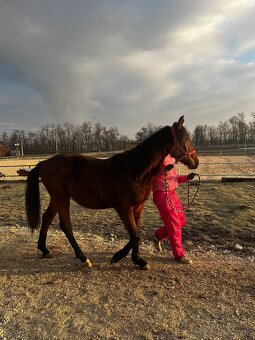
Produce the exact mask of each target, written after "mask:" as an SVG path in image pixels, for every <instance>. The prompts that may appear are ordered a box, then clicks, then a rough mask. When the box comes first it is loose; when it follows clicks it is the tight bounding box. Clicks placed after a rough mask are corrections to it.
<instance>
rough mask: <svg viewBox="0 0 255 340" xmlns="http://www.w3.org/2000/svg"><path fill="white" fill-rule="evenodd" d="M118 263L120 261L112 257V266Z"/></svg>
mask: <svg viewBox="0 0 255 340" xmlns="http://www.w3.org/2000/svg"><path fill="white" fill-rule="evenodd" d="M117 262H118V260H116V259H115V258H114V256H113V257H112V259H111V261H110V264H114V263H117Z"/></svg>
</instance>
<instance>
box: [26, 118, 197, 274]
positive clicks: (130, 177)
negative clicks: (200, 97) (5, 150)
mask: <svg viewBox="0 0 255 340" xmlns="http://www.w3.org/2000/svg"><path fill="white" fill-rule="evenodd" d="M183 123H184V116H181V117H180V119H179V120H178V122H175V123H174V124H173V125H172V126H165V127H163V128H161V129H159V130H158V131H156V132H155V133H154V134H152V135H151V136H150V137H148V138H147V139H145V140H144V141H143V142H141V143H139V144H137V145H136V146H135V147H134V148H133V149H131V150H127V151H123V152H122V153H118V154H115V155H113V156H111V157H110V158H107V159H98V158H92V157H88V156H84V155H80V154H75V153H64V154H58V155H55V156H53V157H51V158H49V159H47V160H44V161H41V162H39V163H38V164H37V165H36V166H35V167H34V168H33V169H32V170H31V171H30V172H29V174H28V177H27V185H26V193H25V199H26V204H25V205H26V216H27V222H28V226H29V227H30V229H31V231H32V232H33V231H34V230H35V229H37V228H39V226H40V190H39V179H40V178H41V182H42V183H43V184H44V186H45V188H46V189H47V191H48V193H49V195H50V202H49V205H48V207H47V209H46V210H45V212H44V213H43V216H42V223H41V229H40V234H39V239H38V245H37V246H38V249H39V250H40V251H41V252H42V256H43V257H47V256H48V255H49V250H48V248H47V247H46V237H47V231H48V228H49V226H50V224H51V223H52V221H53V219H54V217H55V216H56V214H58V215H59V220H60V224H59V226H60V229H61V230H62V231H63V232H64V233H65V235H66V237H67V239H68V240H69V242H70V244H71V246H72V248H73V250H74V253H75V255H76V258H77V259H79V260H80V261H81V264H82V265H83V266H85V267H88V268H90V267H91V266H92V263H91V261H90V260H89V259H88V258H87V256H85V255H84V253H83V251H82V250H81V248H80V247H79V245H78V244H77V242H76V240H75V238H74V235H73V231H72V224H71V218H70V199H71V198H72V199H73V200H74V201H75V202H76V203H78V204H79V205H81V206H83V207H85V208H90V209H106V208H113V209H115V211H116V212H117V213H118V215H119V216H120V218H121V220H122V222H123V224H124V226H125V227H126V229H127V231H128V233H129V242H128V243H127V244H126V245H125V246H124V247H123V249H120V250H119V251H117V252H116V253H115V254H114V255H113V257H112V259H111V263H112V264H113V263H116V262H118V261H120V260H121V259H123V258H125V257H126V256H127V255H128V253H129V252H130V250H131V249H132V252H131V258H132V261H133V263H134V264H135V265H137V266H139V267H140V269H145V270H147V269H149V265H148V263H147V262H146V261H145V260H144V259H142V258H141V256H140V253H139V246H140V222H141V214H142V211H143V207H144V203H145V201H146V199H147V198H148V197H149V195H150V193H151V189H152V182H153V179H154V177H155V175H156V173H157V171H158V170H159V167H160V165H161V163H162V161H163V159H164V158H165V156H166V155H167V154H168V153H169V154H170V155H171V156H172V157H174V158H175V159H176V161H181V162H182V163H183V164H184V165H186V166H187V167H188V168H189V169H196V168H197V166H198V164H199V159H198V155H197V152H196V150H195V149H194V147H193V145H192V142H191V140H190V137H189V135H188V133H187V131H186V129H185V127H184V126H183Z"/></svg>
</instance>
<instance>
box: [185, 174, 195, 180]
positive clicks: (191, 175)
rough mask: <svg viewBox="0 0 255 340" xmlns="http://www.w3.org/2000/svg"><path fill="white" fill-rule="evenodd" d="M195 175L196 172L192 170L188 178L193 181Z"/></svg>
mask: <svg viewBox="0 0 255 340" xmlns="http://www.w3.org/2000/svg"><path fill="white" fill-rule="evenodd" d="M195 176H196V174H195V172H191V173H190V174H188V176H187V178H188V180H189V181H191V180H192V179H193V178H194V177H195Z"/></svg>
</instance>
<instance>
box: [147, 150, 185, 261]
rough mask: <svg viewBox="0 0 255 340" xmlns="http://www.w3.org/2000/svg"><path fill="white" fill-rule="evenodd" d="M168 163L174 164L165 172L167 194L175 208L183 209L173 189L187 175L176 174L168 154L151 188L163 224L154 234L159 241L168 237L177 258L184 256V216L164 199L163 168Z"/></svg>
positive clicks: (173, 161) (172, 161) (172, 160)
mask: <svg viewBox="0 0 255 340" xmlns="http://www.w3.org/2000/svg"><path fill="white" fill-rule="evenodd" d="M168 164H173V165H174V167H173V169H172V170H170V171H168V173H167V181H168V196H169V199H170V200H171V202H172V204H173V206H174V207H175V208H176V209H178V210H181V209H183V207H182V204H181V202H180V200H179V198H178V196H177V194H176V192H175V189H176V188H177V187H178V185H179V184H180V183H184V182H187V181H188V178H187V176H180V175H177V174H176V166H175V159H174V158H172V157H171V156H170V155H167V156H166V157H165V159H164V161H163V163H162V165H161V167H160V170H159V172H158V174H157V175H156V177H155V179H154V182H153V188H152V190H153V202H154V203H155V205H156V206H157V208H158V210H159V213H160V215H161V218H162V220H163V222H164V226H162V227H160V228H159V229H157V230H156V231H155V235H156V237H157V239H158V240H159V241H163V240H165V239H166V238H169V240H170V245H171V249H172V251H173V255H174V257H175V258H177V259H179V258H181V257H183V256H184V249H183V246H182V227H184V225H185V224H186V218H185V214H184V212H177V211H175V210H174V209H173V208H172V207H171V206H170V204H169V203H168V202H167V200H166V189H165V182H164V178H165V174H164V168H165V166H166V165H168Z"/></svg>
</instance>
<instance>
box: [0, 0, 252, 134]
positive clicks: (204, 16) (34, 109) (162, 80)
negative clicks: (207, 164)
mask: <svg viewBox="0 0 255 340" xmlns="http://www.w3.org/2000/svg"><path fill="white" fill-rule="evenodd" d="M0 6H1V8H0V9H1V10H0V30H1V35H0V74H1V75H4V77H3V78H2V77H1V81H0V89H2V92H1V93H2V100H1V98H0V112H1V119H0V123H1V125H2V126H4V124H10V121H8V117H10V116H11V117H12V119H11V122H13V125H14V126H15V124H22V123H24V124H26V125H27V126H29V125H31V126H32V125H33V126H36V124H37V125H40V124H42V123H44V122H45V121H49V120H51V121H56V122H60V123H61V122H64V121H72V122H74V123H81V122H82V121H84V120H85V119H87V118H91V119H93V120H98V121H100V122H102V123H103V124H105V125H107V126H111V125H115V126H118V127H120V131H121V133H126V134H133V133H135V132H136V131H137V129H138V128H139V127H140V126H143V125H146V124H147V122H152V123H154V124H160V125H164V124H167V123H169V124H171V123H172V121H173V120H174V119H176V118H178V115H179V114H182V113H187V114H188V124H190V125H191V126H192V127H194V126H195V125H196V124H198V123H200V124H203V123H204V122H207V123H208V122H209V121H212V122H214V121H217V120H219V119H222V117H226V118H229V116H231V115H233V114H235V113H236V112H238V111H247V112H250V111H254V100H253V97H252V95H251V91H254V85H253V83H254V82H253V79H254V78H253V79H252V77H253V76H254V62H253V61H254V58H253V56H254V54H253V52H254V50H255V40H254V38H253V32H254V20H253V16H254V7H253V6H252V2H251V1H250V2H249V1H246V2H245V1H243V0H232V1H224V2H222V1H218V0H214V1H210V2H209V1H200V0H191V1H184V0H180V1H178V2H177V1H169V0H165V1H163V0H160V1H154V0H140V1H135V0H127V1H116V0H107V1H106V0H93V1H83V0H74V1H67V0H62V1H60V0H55V1H50V0H47V1H39V0H23V1H18V0H8V1H7V0H4V1H2V2H1V5H0ZM4 98H5V99H4ZM7 98H8V100H6V99H7ZM15 98H16V99H15ZM212 115H213V118H212ZM9 119H10V118H9ZM31 122H32V123H31Z"/></svg>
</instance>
